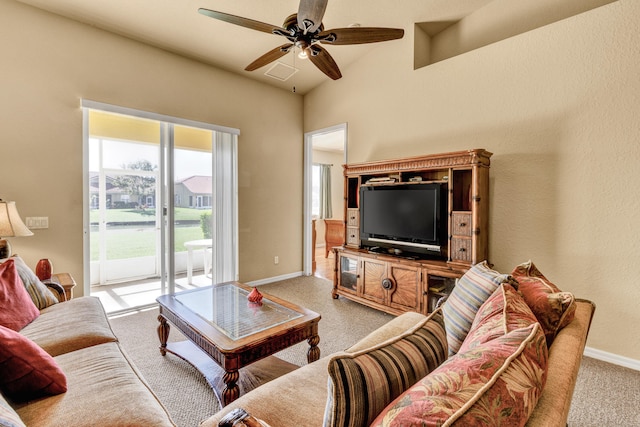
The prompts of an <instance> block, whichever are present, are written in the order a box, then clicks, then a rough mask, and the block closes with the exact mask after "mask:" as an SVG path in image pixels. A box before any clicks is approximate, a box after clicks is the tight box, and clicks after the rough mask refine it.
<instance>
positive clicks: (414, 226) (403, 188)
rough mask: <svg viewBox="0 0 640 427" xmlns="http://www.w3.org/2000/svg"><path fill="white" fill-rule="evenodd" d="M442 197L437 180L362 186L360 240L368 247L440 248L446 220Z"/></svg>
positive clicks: (412, 249) (419, 249) (419, 250)
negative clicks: (435, 181) (425, 182)
mask: <svg viewBox="0 0 640 427" xmlns="http://www.w3.org/2000/svg"><path fill="white" fill-rule="evenodd" d="M442 199H443V197H442V185H441V184H436V183H429V184H408V185H379V186H364V185H363V186H362V187H360V240H361V241H362V243H363V245H365V246H383V247H394V246H403V245H405V246H406V245H408V247H407V248H405V249H408V250H409V251H413V252H424V251H425V250H428V251H439V250H440V248H439V246H440V244H441V238H442V236H443V235H442V231H441V230H442V224H443V221H444V218H442V217H443V214H442V212H443V211H442V207H443V203H442ZM411 244H417V245H416V246H412V245H411ZM423 245H426V246H427V247H423Z"/></svg>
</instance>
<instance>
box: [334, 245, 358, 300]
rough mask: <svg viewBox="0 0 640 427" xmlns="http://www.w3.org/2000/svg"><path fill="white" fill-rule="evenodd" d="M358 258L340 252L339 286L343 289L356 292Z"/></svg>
mask: <svg viewBox="0 0 640 427" xmlns="http://www.w3.org/2000/svg"><path fill="white" fill-rule="evenodd" d="M358 277H359V272H358V258H357V257H352V256H348V255H345V254H342V253H341V254H340V256H339V258H338V274H337V276H336V278H337V283H338V288H339V289H340V290H341V291H345V290H346V291H348V292H353V293H354V294H355V293H356V291H357V289H358Z"/></svg>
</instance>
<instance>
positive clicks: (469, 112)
mask: <svg viewBox="0 0 640 427" xmlns="http://www.w3.org/2000/svg"><path fill="white" fill-rule="evenodd" d="M639 21H640V2H638V1H636V0H620V1H618V2H615V3H611V4H609V5H607V6H603V7H601V8H597V9H594V10H592V11H590V12H587V13H584V14H581V15H578V16H576V17H573V18H570V19H567V20H564V21H560V22H557V23H555V24H552V25H548V26H545V27H542V28H540V29H537V30H535V31H531V32H528V33H524V34H522V35H519V36H516V37H513V38H510V39H507V40H504V41H501V42H498V43H495V44H492V45H489V46H486V47H484V48H480V49H478V50H475V51H472V52H469V53H466V54H463V55H460V56H457V57H454V58H451V59H448V60H445V61H442V62H439V63H437V64H434V65H431V66H428V67H425V68H421V69H419V70H416V71H414V70H413V66H412V65H413V64H412V58H413V36H412V34H411V32H409V33H408V34H406V35H405V38H404V39H402V40H401V41H398V42H389V43H386V44H381V45H379V47H377V48H376V49H375V50H374V51H373V52H372V53H371V54H370V55H369V56H368V57H367V58H365V59H364V60H362V61H359V62H358V63H356V64H354V65H353V66H351V67H350V68H347V69H344V70H342V72H343V75H344V77H343V78H342V79H341V80H339V81H337V82H327V83H325V84H324V85H323V86H321V87H320V88H318V89H316V90H315V91H313V92H312V93H311V94H309V95H307V96H306V97H305V102H304V120H305V131H311V130H313V129H320V128H323V127H326V126H329V125H331V124H333V123H338V122H347V123H348V124H349V138H348V140H349V146H348V153H349V161H350V162H359V161H367V160H377V159H386V158H395V157H404V156H411V155H419V154H423V153H437V152H444V151H450V150H461V149H467V148H486V149H487V150H489V151H491V152H493V153H494V155H493V157H492V164H491V188H490V193H491V212H490V215H491V223H490V227H491V229H490V261H491V262H493V263H494V264H495V268H496V269H498V270H500V271H504V272H510V271H511V269H512V268H513V267H514V266H515V265H517V264H519V263H521V262H524V261H526V260H528V259H529V258H531V259H532V260H533V261H534V263H536V264H537V265H538V266H539V268H540V269H541V270H542V272H543V273H545V274H546V275H548V277H549V278H550V279H552V280H553V281H555V282H556V283H557V284H558V285H559V286H560V287H561V288H563V289H565V290H568V291H572V292H574V293H575V294H576V295H577V296H579V297H583V298H589V299H591V300H593V301H595V302H596V304H597V310H596V314H595V319H594V323H593V327H592V331H591V334H590V338H589V341H588V346H589V347H591V348H594V349H598V350H602V351H605V352H610V353H614V354H616V355H619V356H622V357H627V358H631V359H636V360H640V334H638V333H636V332H633V331H635V330H636V329H637V327H636V326H637V325H638V324H639V323H640V310H638V301H640V285H638V278H637V272H636V271H635V270H636V266H637V263H638V260H639V259H640V244H639V243H638V241H639V239H640V222H638V221H637V220H636V218H637V217H638V212H639V211H640V197H639V193H638V188H640V168H639V167H638V165H639V162H640V124H639V123H640V121H639V120H640V119H639V110H640V98H639V96H638V94H640V77H639V76H640V73H639V71H638V70H639V69H640V50H639V49H638V46H640V32H639V31H638V22H639ZM411 24H412V23H409V22H407V23H406V25H405V28H413V25H411ZM329 106H330V107H331V108H328V107H329Z"/></svg>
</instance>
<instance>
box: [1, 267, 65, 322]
mask: <svg viewBox="0 0 640 427" xmlns="http://www.w3.org/2000/svg"><path fill="white" fill-rule="evenodd" d="M10 259H12V260H13V261H14V263H15V265H16V269H17V270H18V275H19V276H20V279H21V280H22V284H23V285H24V287H25V288H26V289H27V292H28V293H29V296H30V297H31V300H32V301H33V303H34V304H35V305H36V307H38V310H42V309H43V308H47V307H49V306H50V305H53V304H57V303H58V299H57V298H56V296H55V295H54V294H53V292H51V290H50V289H49V288H47V286H46V285H45V284H44V283H42V282H41V281H40V279H38V276H36V274H35V273H34V272H33V270H31V269H30V268H29V266H28V265H27V264H26V263H25V262H24V260H23V259H22V258H20V257H19V256H17V255H14V256H12V257H11V258H10ZM4 261H6V259H5V260H0V263H2V262H4Z"/></svg>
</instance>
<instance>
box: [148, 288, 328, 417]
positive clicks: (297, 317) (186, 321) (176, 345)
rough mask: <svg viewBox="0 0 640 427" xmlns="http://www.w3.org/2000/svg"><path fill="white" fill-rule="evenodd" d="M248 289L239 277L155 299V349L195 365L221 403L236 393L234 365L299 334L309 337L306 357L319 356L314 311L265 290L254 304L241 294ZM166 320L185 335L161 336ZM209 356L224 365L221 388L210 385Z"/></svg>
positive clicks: (317, 317) (283, 345)
mask: <svg viewBox="0 0 640 427" xmlns="http://www.w3.org/2000/svg"><path fill="white" fill-rule="evenodd" d="M251 290H252V288H251V287H249V286H246V285H244V284H242V283H239V282H228V283H221V284H218V285H213V286H207V287H203V288H197V289H193V290H188V291H183V292H178V293H176V294H173V295H163V296H161V297H159V298H157V299H156V301H157V302H158V304H159V308H160V314H159V315H158V321H159V322H160V325H159V326H158V338H159V339H160V354H162V355H163V356H164V355H166V353H167V352H169V353H172V354H175V355H176V356H178V357H181V358H182V359H184V360H186V361H188V362H189V363H191V364H192V365H193V366H194V367H196V368H197V369H198V370H199V371H200V372H202V373H203V374H204V375H205V377H206V378H207V381H208V382H209V384H210V385H211V386H212V388H213V390H214V392H216V395H217V396H218V398H219V400H220V401H221V404H222V405H223V406H225V405H227V404H229V403H230V402H232V401H234V400H235V399H237V398H238V396H239V395H240V389H239V387H238V384H237V382H238V379H239V377H240V372H239V369H240V368H243V367H246V366H247V365H250V364H252V363H254V362H257V361H259V360H261V359H264V358H266V357H268V356H271V355H273V354H274V353H276V352H278V351H280V350H284V349H285V348H287V347H290V346H292V345H294V344H297V343H299V342H302V341H304V340H307V342H308V343H309V349H308V351H307V361H308V362H309V363H311V362H314V361H316V360H318V358H319V357H320V349H319V348H318V343H319V342H320V337H319V336H318V322H319V321H320V315H319V314H318V313H315V312H313V311H311V310H307V309H306V308H303V307H300V306H297V305H295V304H292V303H290V302H287V301H284V300H282V299H280V298H276V297H274V296H271V295H267V294H263V299H262V301H261V303H260V304H256V303H251V302H249V301H248V300H247V296H248V294H249V292H250V291H251ZM168 322H171V324H173V325H174V326H175V327H177V328H178V329H179V330H180V331H181V332H182V333H183V334H184V335H185V336H186V337H187V338H188V340H187V341H181V342H167V341H168V339H169V330H170V326H169V323H168ZM203 355H206V357H204V358H203ZM272 359H276V358H272ZM210 360H213V361H214V362H215V363H216V364H217V365H218V366H220V367H221V368H222V369H223V370H224V375H223V377H222V380H223V382H224V390H222V392H221V393H220V390H219V389H218V387H217V386H216V380H218V379H219V378H213V377H216V376H217V377H219V373H218V374H216V373H215V372H212V370H211V368H210V367H207V363H208V362H210ZM283 363H287V362H283ZM209 365H210V364H209ZM291 366H294V365H291ZM220 394H221V396H220Z"/></svg>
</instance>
